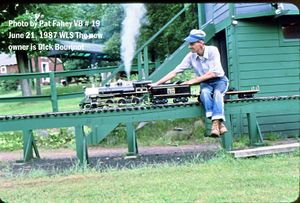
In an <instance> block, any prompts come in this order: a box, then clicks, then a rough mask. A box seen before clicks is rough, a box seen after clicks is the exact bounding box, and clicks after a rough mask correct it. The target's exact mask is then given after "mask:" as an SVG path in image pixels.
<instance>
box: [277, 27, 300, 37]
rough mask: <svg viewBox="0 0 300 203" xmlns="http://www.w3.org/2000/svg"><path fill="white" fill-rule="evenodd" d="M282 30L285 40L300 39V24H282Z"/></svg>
mask: <svg viewBox="0 0 300 203" xmlns="http://www.w3.org/2000/svg"><path fill="white" fill-rule="evenodd" d="M281 30H282V34H283V38H284V39H287V40H289V39H300V23H290V24H282V27H281Z"/></svg>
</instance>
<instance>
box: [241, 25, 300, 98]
mask: <svg viewBox="0 0 300 203" xmlns="http://www.w3.org/2000/svg"><path fill="white" fill-rule="evenodd" d="M280 31H281V30H279V26H278V25H276V24H274V23H273V24H272V23H268V22H266V23H263V22H262V21H242V20H240V22H239V24H238V26H237V33H236V34H237V35H236V42H237V53H238V67H239V75H240V78H239V80H240V81H239V84H240V88H241V89H243V88H247V87H249V86H251V84H254V85H259V86H260V88H261V92H260V93H259V95H260V96H269V95H272V96H275V95H278V96H282V95H293V94H297V92H298V93H299V85H300V82H299V68H300V67H299V64H300V57H299V56H300V51H299V46H290V47H286V46H280V44H279V41H280V35H279V32H280ZM295 43H296V42H295ZM297 86H298V87H297ZM283 93H284V94H283Z"/></svg>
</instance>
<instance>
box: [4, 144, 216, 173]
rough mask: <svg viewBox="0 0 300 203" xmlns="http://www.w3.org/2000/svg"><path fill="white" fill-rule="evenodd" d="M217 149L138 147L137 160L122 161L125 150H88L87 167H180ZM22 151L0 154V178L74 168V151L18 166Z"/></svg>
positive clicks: (43, 153) (43, 154)
mask: <svg viewBox="0 0 300 203" xmlns="http://www.w3.org/2000/svg"><path fill="white" fill-rule="evenodd" d="M220 148H221V146H220V145H219V144H199V145H182V146H154V147H139V156H138V157H136V158H132V157H126V153H127V151H128V149H127V148H103V147H89V149H88V153H89V166H90V167H92V168H95V169H97V170H104V169H107V168H124V167H125V168H132V167H137V166H140V165H145V164H157V163H172V162H176V163H181V162H185V161H188V160H192V159H195V157H197V159H199V158H201V159H204V160H207V159H210V158H212V157H213V156H214V155H215V154H216V152H217V151H218V150H219V149H220ZM22 153H23V152H22V151H14V152H0V177H1V176H2V177H4V176H11V175H12V174H13V175H17V174H20V173H28V172H30V171H32V170H40V169H42V170H45V171H47V173H48V174H49V175H51V174H56V173H58V172H61V171H64V170H67V169H72V168H76V167H78V162H77V158H76V150H75V149H74V150H72V149H56V150H43V149H41V150H40V151H39V153H40V156H41V159H34V160H32V161H29V162H26V163H22V162H21V163H20V162H18V160H21V159H22Z"/></svg>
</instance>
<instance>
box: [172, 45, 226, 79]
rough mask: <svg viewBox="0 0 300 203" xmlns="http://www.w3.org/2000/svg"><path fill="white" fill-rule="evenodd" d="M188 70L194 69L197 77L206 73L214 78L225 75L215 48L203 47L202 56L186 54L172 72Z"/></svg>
mask: <svg viewBox="0 0 300 203" xmlns="http://www.w3.org/2000/svg"><path fill="white" fill-rule="evenodd" d="M190 68H193V69H194V71H195V74H196V75H197V76H202V75H204V74H205V73H207V72H208V71H211V72H213V73H215V74H216V77H223V76H224V75H225V73H224V70H223V67H222V64H221V59H220V53H219V50H218V48H217V47H215V46H206V45H205V48H204V53H203V56H199V55H198V54H197V53H192V52H190V53H188V54H187V55H186V56H185V57H184V59H183V60H182V62H181V63H180V64H179V65H178V66H176V68H175V69H174V70H175V71H176V73H180V72H183V71H184V70H186V69H190Z"/></svg>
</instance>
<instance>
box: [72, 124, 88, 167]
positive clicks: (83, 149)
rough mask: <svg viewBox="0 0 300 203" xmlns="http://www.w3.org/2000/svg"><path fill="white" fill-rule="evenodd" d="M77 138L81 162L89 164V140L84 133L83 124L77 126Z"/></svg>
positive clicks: (77, 150) (78, 156) (77, 152)
mask: <svg viewBox="0 0 300 203" xmlns="http://www.w3.org/2000/svg"><path fill="white" fill-rule="evenodd" d="M75 139H76V155H77V158H78V159H79V161H80V164H81V165H83V166H86V164H88V162H89V160H88V151H87V141H86V136H85V134H84V129H83V126H75Z"/></svg>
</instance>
